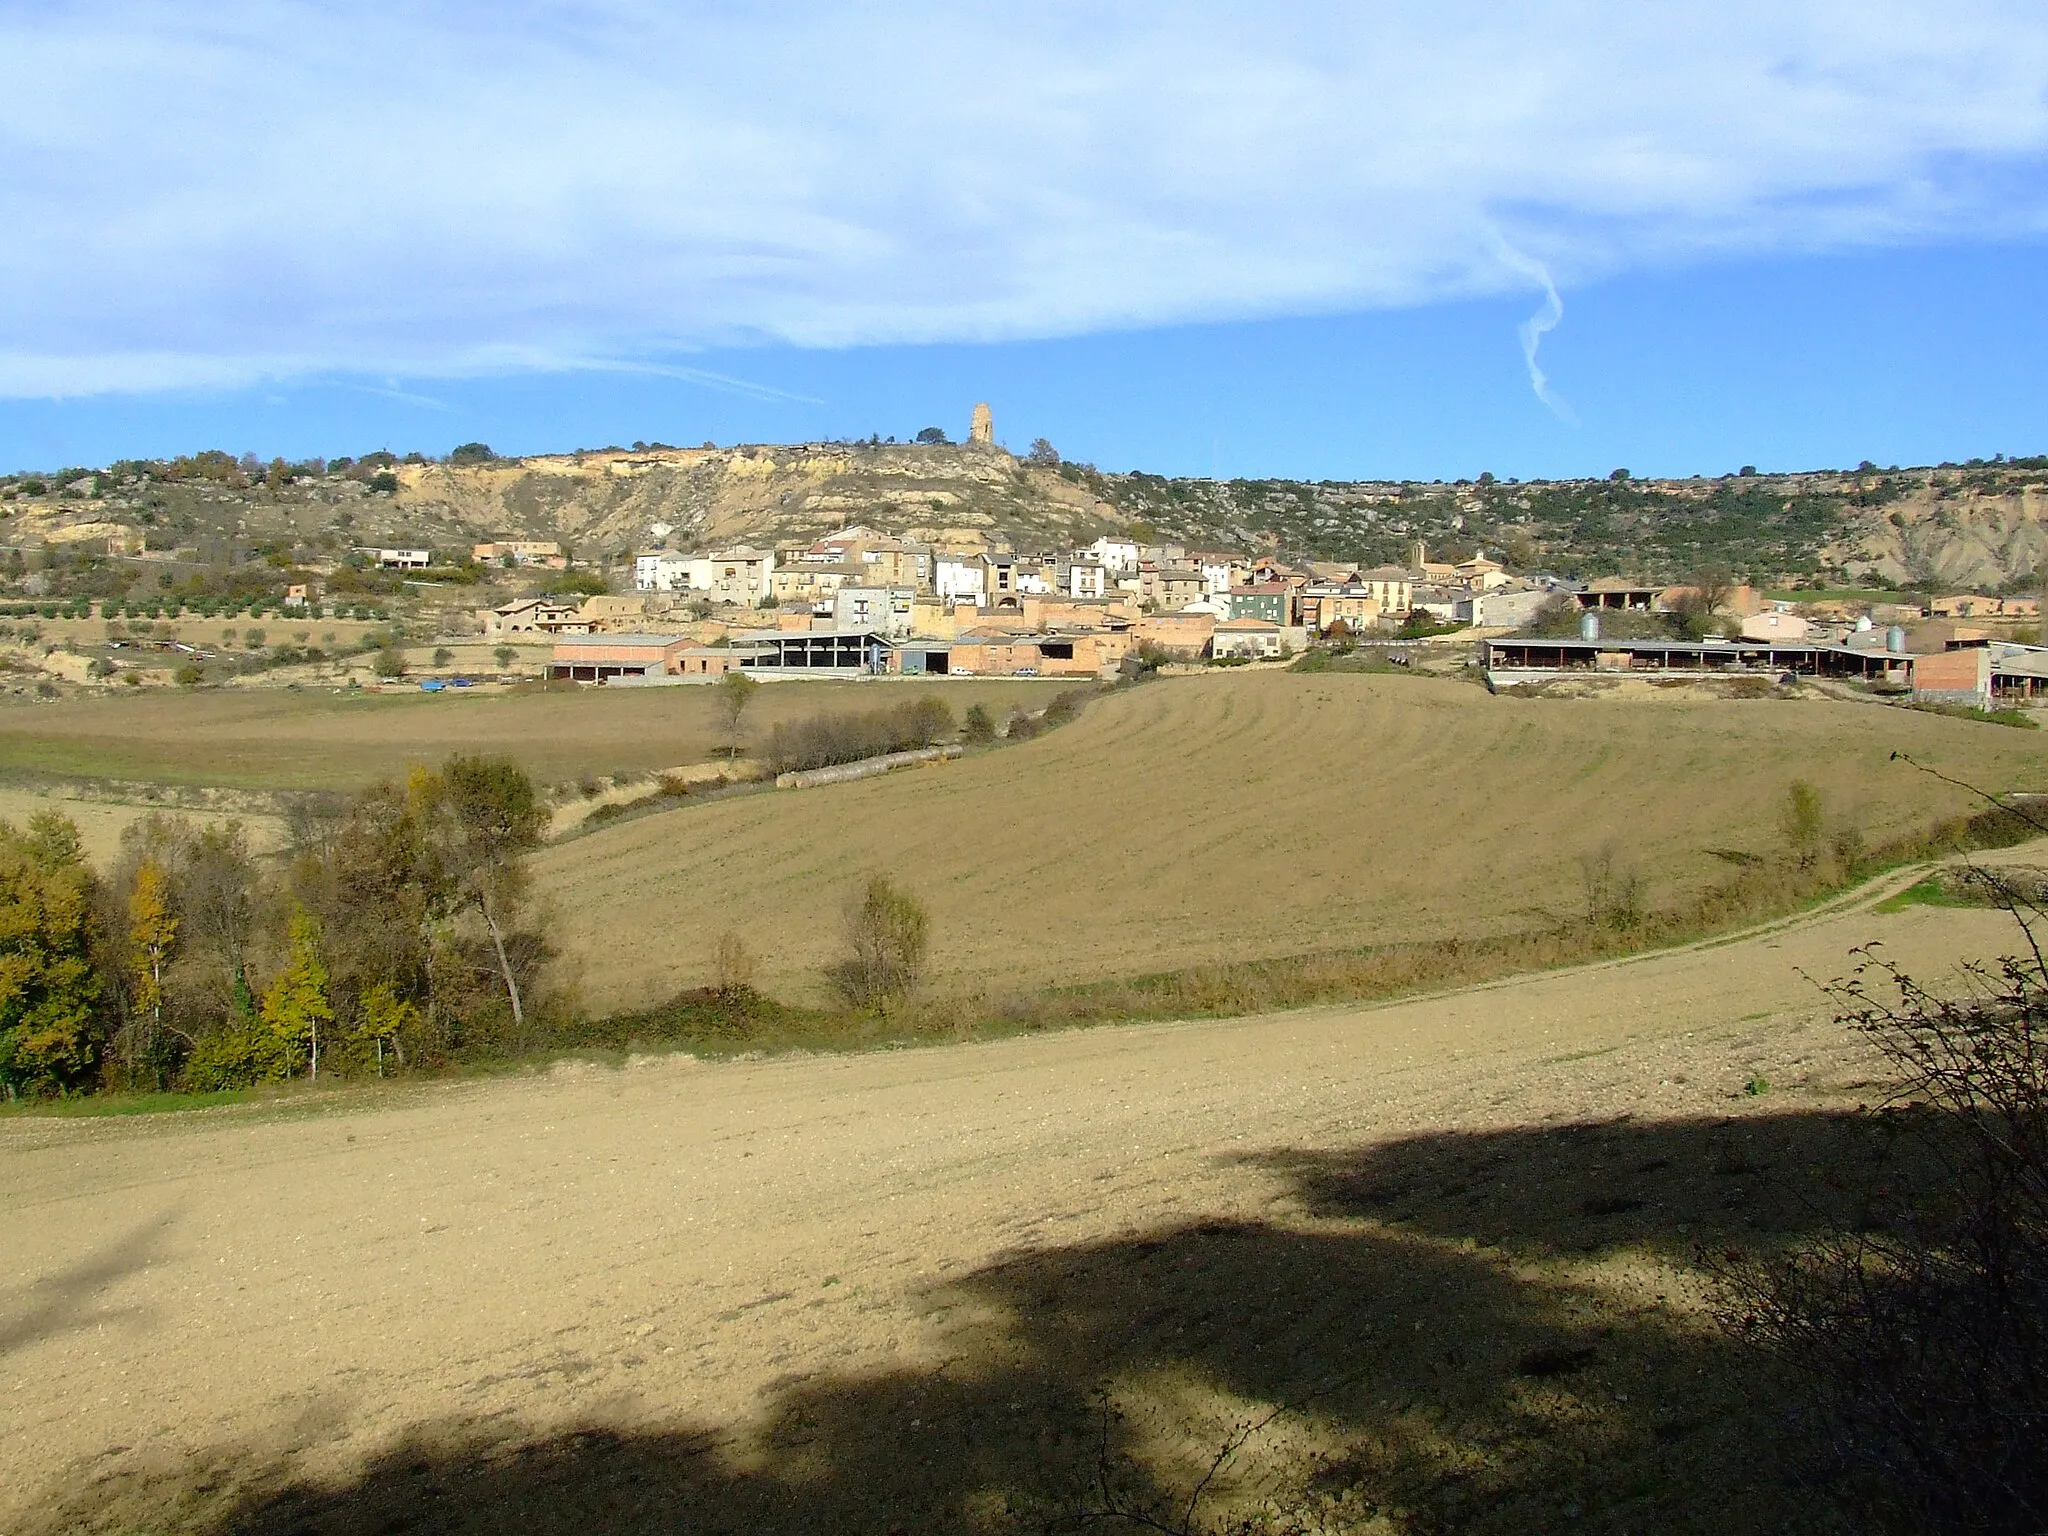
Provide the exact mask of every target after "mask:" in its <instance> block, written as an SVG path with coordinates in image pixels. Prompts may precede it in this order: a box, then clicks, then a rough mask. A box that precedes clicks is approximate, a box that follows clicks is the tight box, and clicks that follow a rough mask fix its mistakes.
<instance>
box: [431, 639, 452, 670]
mask: <svg viewBox="0 0 2048 1536" xmlns="http://www.w3.org/2000/svg"><path fill="white" fill-rule="evenodd" d="M454 660H455V653H454V652H453V651H451V650H449V649H448V647H447V646H445V645H440V646H436V647H435V648H434V666H435V669H436V670H445V669H446V668H447V667H448V666H449V664H450V663H452V662H453V661H454Z"/></svg>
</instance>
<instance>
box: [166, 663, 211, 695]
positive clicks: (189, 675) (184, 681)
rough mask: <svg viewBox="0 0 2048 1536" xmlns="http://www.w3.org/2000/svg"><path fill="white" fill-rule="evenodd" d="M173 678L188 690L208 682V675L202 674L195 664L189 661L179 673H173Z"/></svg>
mask: <svg viewBox="0 0 2048 1536" xmlns="http://www.w3.org/2000/svg"><path fill="white" fill-rule="evenodd" d="M171 678H172V680H173V681H174V682H176V683H179V684H180V685H182V686H184V687H186V688H192V687H196V686H198V685H199V684H200V683H202V682H204V681H205V680H206V674H205V673H204V672H202V671H201V670H200V669H199V668H198V667H197V666H195V665H194V664H193V663H191V662H189V661H188V662H186V663H185V665H184V666H182V667H180V668H178V670H177V671H175V672H173V673H172V674H171Z"/></svg>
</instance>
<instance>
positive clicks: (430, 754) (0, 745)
mask: <svg viewBox="0 0 2048 1536" xmlns="http://www.w3.org/2000/svg"><path fill="white" fill-rule="evenodd" d="M1069 686H1072V685H1071V684H1062V683H1056V682H1050V681H1037V682H1030V681H1026V682H1002V681H986V682H984V681H979V680H976V681H971V682H970V681H968V680H966V679H962V680H960V681H958V682H947V683H932V684H902V685H895V684H890V685H863V684H853V683H777V684H774V685H773V686H770V687H766V688H764V689H762V691H761V692H760V693H759V694H758V695H757V696H756V697H755V701H754V704H753V706H752V707H751V709H750V710H749V711H748V714H747V723H746V724H747V734H748V735H749V736H750V737H752V738H755V739H764V738H765V737H766V736H767V734H768V732H769V730H770V729H771V728H772V727H773V726H774V724H775V722H776V721H778V720H786V719H791V718H794V717H797V716H802V715H808V714H813V713H816V712H819V711H823V710H836V709H878V708H881V707H883V706H885V705H888V704H893V703H895V702H897V701H898V700H900V699H904V698H908V697H910V696H911V694H910V691H909V690H911V689H913V688H932V689H935V690H936V691H937V692H938V694H939V696H940V697H941V698H943V699H945V700H946V702H947V703H949V704H950V705H951V706H952V707H953V710H954V712H955V713H956V714H958V713H961V712H964V711H965V710H966V708H967V707H968V705H970V704H972V703H976V702H979V703H982V704H984V705H986V706H987V707H988V708H989V709H990V711H991V712H993V713H996V714H997V715H999V716H1000V715H1002V714H1006V713H1007V712H1008V711H1009V710H1011V709H1013V708H1016V707H1018V706H1020V705H1021V706H1026V707H1029V708H1033V709H1037V708H1041V707H1043V706H1044V704H1045V703H1046V702H1047V701H1048V700H1050V699H1051V698H1052V697H1053V695H1054V694H1056V693H1058V692H1060V691H1061V689H1062V688H1063V687H1069ZM717 711H718V705H717V701H716V699H715V698H714V697H713V696H712V693H711V690H709V689H707V688H659V689H624V688H620V689H604V688H580V689H574V690H567V689H565V690H561V691H548V692H541V691H538V690H536V691H534V692H530V693H517V692H514V693H488V694H487V693H475V692H467V691H465V692H449V693H443V694H423V693H419V692H417V691H404V692H392V693H382V694H378V693H362V694H356V695H349V694H338V693H332V692H315V691H312V690H310V689H309V690H307V691H305V692H297V693H294V692H288V691H285V690H282V689H278V690H261V691H258V690H248V691H232V692H230V691H222V692H218V693H196V694H189V695H148V696H143V697H137V698H127V697H123V696H118V695H117V696H114V697H110V698H104V699H76V700H67V701H64V702H60V703H35V704H28V703H22V704H15V705H12V706H7V707H0V774H5V773H9V772H12V773H13V774H15V775H17V776H20V775H30V776H40V775H57V776H63V777H83V778H112V779H135V780H143V781H147V782H154V783H164V784H194V785H221V786H226V787H230V788H238V789H331V790H355V789H360V788H361V787H363V786H364V785H365V784H368V783H370V782H372V781H373V780H375V779H377V778H380V777H382V776H384V775H387V774H392V773H398V772H401V771H403V770H404V769H405V767H406V766H407V765H408V764H411V763H419V762H436V761H439V760H440V759H441V758H443V757H446V756H447V755H448V754H449V753H450V752H458V751H460V752H507V753H510V754H511V755H512V756H513V757H515V758H517V759H518V760H519V761H520V762H521V763H522V764H524V765H525V767H526V769H527V771H528V772H530V773H532V774H533V775H534V776H535V777H536V778H537V779H539V780H541V781H542V782H544V783H553V782H559V781H561V780H564V779H573V778H576V777H578V776H579V775H582V774H586V773H594V774H609V773H612V772H614V771H615V770H619V769H631V770H633V771H635V772H647V771H649V770H653V769H661V768H673V767H676V766H678V765H680V764H683V763H692V762H701V761H703V760H704V759H705V758H708V757H710V756H712V755H713V754H715V753H717V752H719V751H721V750H722V749H723V747H724V743H725V734H724V726H723V723H722V722H721V721H720V719H719V717H718V712H717Z"/></svg>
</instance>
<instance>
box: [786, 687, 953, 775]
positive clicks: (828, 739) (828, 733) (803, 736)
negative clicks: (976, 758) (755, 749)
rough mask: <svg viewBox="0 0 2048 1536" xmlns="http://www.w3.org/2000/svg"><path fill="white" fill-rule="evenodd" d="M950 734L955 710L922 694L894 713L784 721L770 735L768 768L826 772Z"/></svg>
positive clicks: (921, 745) (905, 750)
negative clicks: (843, 764) (845, 764)
mask: <svg viewBox="0 0 2048 1536" xmlns="http://www.w3.org/2000/svg"><path fill="white" fill-rule="evenodd" d="M952 734H953V711H952V710H951V709H950V708H948V707H947V705H946V703H945V701H944V700H943V699H940V698H938V697H937V696H936V695H933V694H925V695H922V696H921V697H919V698H916V699H912V700H909V701H907V702H905V703H902V704H898V705H896V706H895V707H894V708H892V709H878V710H872V711H869V712H866V713H861V714H852V713H842V714H823V715H812V716H810V717H809V718H808V719H804V720H794V721H784V722H782V723H780V724H778V725H777V726H776V727H775V729H774V730H773V731H771V732H770V733H769V736H768V751H767V764H768V767H769V770H770V771H771V772H774V773H792V772H801V771H803V770H805V769H808V768H829V767H831V766H832V765H833V764H835V763H857V762H859V761H860V760H861V759H863V758H868V757H881V756H883V755H885V754H887V753H890V752H909V751H913V750H915V749H917V748H919V747H929V746H932V745H934V744H935V743H937V742H938V741H940V740H942V739H944V738H945V737H948V736H950V735H952Z"/></svg>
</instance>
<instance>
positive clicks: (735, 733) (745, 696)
mask: <svg viewBox="0 0 2048 1536" xmlns="http://www.w3.org/2000/svg"><path fill="white" fill-rule="evenodd" d="M760 691H761V685H760V684H759V683H758V682H756V681H755V680H754V679H753V678H751V677H749V676H747V674H746V673H744V672H740V671H732V672H728V673H726V674H725V676H723V677H721V678H720V679H719V680H718V703H719V707H720V709H721V710H723V711H724V714H725V738H726V756H727V758H728V759H736V758H737V757H738V756H739V755H740V721H741V719H742V718H743V717H744V716H745V715H746V712H747V706H748V705H749V704H751V703H752V702H753V700H754V695H755V694H756V693H759V692H760Z"/></svg>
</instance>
